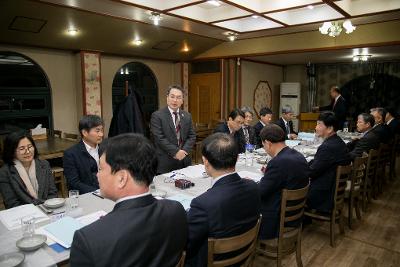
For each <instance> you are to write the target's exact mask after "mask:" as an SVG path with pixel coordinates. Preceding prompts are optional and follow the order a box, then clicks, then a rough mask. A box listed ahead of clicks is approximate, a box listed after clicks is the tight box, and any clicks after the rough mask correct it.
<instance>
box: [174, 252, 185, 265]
mask: <svg viewBox="0 0 400 267" xmlns="http://www.w3.org/2000/svg"><path fill="white" fill-rule="evenodd" d="M185 258H186V252H185V251H183V252H182V256H181V258H180V259H179V262H178V264H177V265H176V267H183V266H184V265H185Z"/></svg>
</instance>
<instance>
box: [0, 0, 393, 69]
mask: <svg viewBox="0 0 400 267" xmlns="http://www.w3.org/2000/svg"><path fill="white" fill-rule="evenodd" d="M210 2H212V3H210ZM152 12H158V13H160V14H161V16H162V20H161V21H160V23H159V26H155V25H153V21H151V20H150V16H151V13H152ZM345 19H351V20H352V22H353V24H354V25H356V26H358V25H365V24H370V23H376V22H382V21H391V20H399V19H400V1H399V0H379V1H377V0H341V1H329V0H269V1H264V0H251V1H249V0H230V1H227V0H226V1H225V0H223V1H222V0H221V1H198V0H168V1H167V0H84V1H83V0H80V1H79V0H41V1H39V0H2V1H0V26H1V28H0V42H1V43H7V44H20V45H30V46H38V47H49V48H59V49H68V50H77V51H78V50H97V51H101V52H104V53H108V54H117V55H126V56H138V57H140V56H142V57H146V58H156V59H165V60H176V61H180V60H190V59H193V58H195V57H196V56H198V55H200V54H202V53H204V52H205V51H207V50H209V49H211V48H213V47H216V46H218V45H221V44H223V43H225V42H228V40H227V38H226V37H227V33H228V32H232V33H235V34H237V35H238V40H245V39H252V38H261V37H265V36H279V35H285V34H289V33H299V32H307V31H316V30H318V27H319V26H321V24H322V22H324V21H327V20H329V21H333V20H340V21H343V20H345ZM71 27H73V28H76V29H77V30H78V34H77V35H76V36H69V35H67V34H66V31H67V29H68V28H71ZM326 38H330V37H326ZM134 39H140V40H142V44H141V45H140V46H135V45H133V44H132V40H134ZM258 54H259V53H258ZM322 58H323V56H322ZM285 62H286V61H285ZM282 64H283V63H282Z"/></svg>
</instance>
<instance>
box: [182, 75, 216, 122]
mask: <svg viewBox="0 0 400 267" xmlns="http://www.w3.org/2000/svg"><path fill="white" fill-rule="evenodd" d="M189 112H190V113H191V114H192V117H193V122H202V123H208V122H211V121H213V120H220V119H221V77H220V73H219V72H216V73H202V74H192V75H191V76H190V81H189Z"/></svg>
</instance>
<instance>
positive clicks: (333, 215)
mask: <svg viewBox="0 0 400 267" xmlns="http://www.w3.org/2000/svg"><path fill="white" fill-rule="evenodd" d="M351 170H352V166H351V165H347V166H338V167H337V169H336V182H335V191H334V197H333V208H332V211H331V212H330V214H320V213H318V212H317V211H315V210H311V211H305V212H304V215H306V216H309V217H311V218H312V219H317V220H322V221H328V222H330V239H331V246H332V247H335V246H336V244H335V224H336V222H339V229H340V233H342V234H344V216H343V208H344V194H345V189H346V184H347V180H349V179H350V177H351Z"/></svg>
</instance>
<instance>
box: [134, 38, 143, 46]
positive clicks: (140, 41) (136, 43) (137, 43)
mask: <svg viewBox="0 0 400 267" xmlns="http://www.w3.org/2000/svg"><path fill="white" fill-rule="evenodd" d="M142 43H143V40H140V39H135V40H133V41H132V44H134V45H136V46H139V45H141V44H142Z"/></svg>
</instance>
